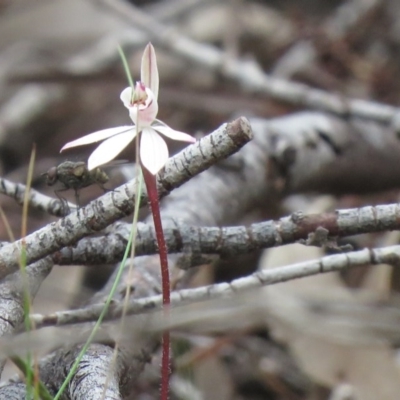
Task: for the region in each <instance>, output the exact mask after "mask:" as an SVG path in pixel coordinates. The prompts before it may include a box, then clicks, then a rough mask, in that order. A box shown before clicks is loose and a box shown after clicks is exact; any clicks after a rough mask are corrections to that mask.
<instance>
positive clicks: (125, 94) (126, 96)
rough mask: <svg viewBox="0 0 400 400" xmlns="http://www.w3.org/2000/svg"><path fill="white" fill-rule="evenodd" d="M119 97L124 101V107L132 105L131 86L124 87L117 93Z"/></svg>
mask: <svg viewBox="0 0 400 400" xmlns="http://www.w3.org/2000/svg"><path fill="white" fill-rule="evenodd" d="M119 98H120V99H121V101H122V102H123V103H124V106H125V107H126V108H129V107H132V105H131V102H132V88H131V87H127V88H125V89H124V90H123V91H122V92H121V94H120V95H119Z"/></svg>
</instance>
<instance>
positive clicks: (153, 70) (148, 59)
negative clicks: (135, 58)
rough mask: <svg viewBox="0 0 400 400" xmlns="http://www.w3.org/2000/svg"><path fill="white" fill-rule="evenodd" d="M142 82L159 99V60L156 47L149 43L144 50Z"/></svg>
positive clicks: (141, 71) (141, 69)
mask: <svg viewBox="0 0 400 400" xmlns="http://www.w3.org/2000/svg"><path fill="white" fill-rule="evenodd" d="M140 80H141V81H142V82H143V83H144V84H145V85H146V86H147V87H148V88H149V89H150V90H151V91H152V92H153V93H154V97H155V98H156V100H157V99H158V82H159V78H158V68H157V58H156V52H155V50H154V47H153V45H152V44H151V43H149V44H148V45H147V46H146V48H145V49H144V52H143V56H142V65H141V68H140Z"/></svg>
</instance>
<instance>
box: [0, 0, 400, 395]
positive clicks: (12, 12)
mask: <svg viewBox="0 0 400 400" xmlns="http://www.w3.org/2000/svg"><path fill="white" fill-rule="evenodd" d="M121 4H123V5H125V6H126V5H127V4H130V5H131V6H132V13H133V17H131V16H130V15H128V14H125V15H124V13H123V12H122V13H121V10H120V8H119V6H120V5H121ZM142 12H144V13H145V15H147V16H151V18H152V19H153V21H158V23H162V24H164V25H165V26H168V27H172V28H173V29H174V30H176V31H177V32H179V34H180V35H182V36H183V37H187V38H190V39H192V40H194V41H196V42H200V43H203V44H207V45H209V46H213V48H216V49H219V50H220V51H222V52H223V54H224V59H225V62H226V64H227V65H229V63H230V62H232V60H236V59H242V60H248V61H254V62H256V63H257V64H258V65H259V66H260V67H261V69H262V70H263V71H264V72H265V73H268V74H270V75H271V76H273V77H276V78H282V79H287V80H293V81H296V82H302V83H305V84H307V85H310V86H311V87H314V88H319V89H323V90H326V91H329V92H332V93H336V94H340V95H343V96H349V97H353V98H360V99H370V100H374V101H378V102H382V103H386V104H390V105H394V106H397V105H398V104H399V101H400V80H399V76H400V59H399V57H400V3H399V2H398V1H396V0H343V1H339V0H329V1H321V0H303V1H301V2H299V1H295V0H281V1H277V0H265V1H261V0H259V1H252V0H230V1H227V0H226V1H223V0H152V1H150V0H138V1H133V0H132V1H131V2H130V3H128V2H124V1H119V0H118V1H112V0H109V1H106V0H104V1H100V0H99V1H97V0H68V1H65V0H35V1H32V0H0V176H2V177H4V178H7V179H9V180H11V181H13V182H20V183H25V182H26V177H27V169H28V163H29V158H30V154H31V151H32V146H33V145H34V144H35V145H36V163H35V171H34V179H33V182H32V184H33V187H34V188H35V189H37V190H39V191H41V192H43V193H46V194H47V195H49V196H53V197H55V194H54V188H53V187H51V188H49V187H48V186H47V185H46V183H45V178H44V177H43V176H42V174H43V173H45V172H46V171H47V170H49V168H51V167H54V166H56V165H58V164H59V163H61V162H63V161H65V160H72V161H86V160H87V157H88V155H89V154H90V152H91V150H92V149H93V147H90V146H87V147H84V148H78V149H77V150H74V151H69V152H68V153H63V154H62V155H60V153H59V150H60V148H61V147H62V146H63V145H64V144H65V143H66V142H69V141H71V140H73V139H75V138H78V137H80V136H82V135H84V134H87V133H90V132H94V131H96V130H99V129H104V128H107V127H113V126H119V125H124V124H129V123H130V120H129V117H128V113H127V112H126V109H125V108H124V107H123V106H122V103H121V102H120V100H119V95H120V92H121V91H122V89H123V88H124V87H126V86H127V85H128V84H127V79H126V76H125V73H124V70H123V67H122V63H121V60H120V57H119V55H118V50H117V46H118V44H120V45H121V46H122V47H123V49H124V50H125V53H126V55H127V58H128V61H129V65H130V68H131V74H132V76H133V79H134V80H137V79H139V73H140V71H139V66H140V59H141V55H142V52H143V49H144V46H145V45H146V43H147V42H148V41H149V40H150V39H151V40H152V41H153V43H154V45H155V47H156V51H157V59H158V67H159V72H160V88H161V89H160V98H159V104H160V111H159V114H158V118H159V119H161V120H162V121H164V122H166V123H167V124H168V125H170V126H172V127H174V128H175V129H177V130H181V131H184V132H187V133H189V134H192V135H194V136H196V137H200V136H202V135H204V134H207V133H209V132H211V131H212V130H214V129H215V128H216V127H218V126H219V125H220V124H222V123H224V122H227V121H230V120H232V119H233V118H234V117H236V116H238V115H246V116H248V117H253V116H256V117H261V118H265V119H269V118H276V117H284V116H286V115H289V114H291V113H293V112H296V111H299V110H301V109H302V106H301V104H298V105H293V104H288V103H285V102H283V101H279V100H276V99H272V98H270V97H269V96H267V95H265V94H263V93H262V92H261V91H260V92H259V93H255V92H254V91H250V90H248V89H247V88H246V87H244V86H242V85H239V83H238V82H236V81H235V80H234V79H229V78H228V77H227V76H226V74H222V73H220V71H218V70H216V69H213V68H208V67H206V66H205V65H204V64H201V63H198V62H196V59H195V57H193V59H192V60H189V59H188V58H185V59H184V58H183V57H180V56H179V55H178V54H177V53H176V52H174V51H172V50H171V49H168V46H158V45H157V41H158V39H157V29H158V26H157V25H156V24H155V23H154V24H153V23H152V20H149V21H147V20H145V19H144V18H142V16H141V15H142V14H140V13H142ZM135 16H136V18H138V19H139V22H138V23H135V22H134V21H135ZM152 30H154V32H155V33H154V32H153V33H152ZM152 35H153V37H152ZM171 146H172V145H171ZM180 149H181V148H180V147H178V146H177V145H173V146H172V147H171V152H172V153H174V152H177V151H179V150H180ZM120 158H121V159H124V160H127V162H134V157H133V154H131V151H130V150H126V151H124V152H123V153H122V154H121V156H120ZM107 173H108V174H109V176H110V181H109V182H108V183H107V185H106V186H107V187H109V188H112V187H116V186H118V185H120V184H122V183H123V182H125V181H126V180H128V179H130V178H131V177H132V168H130V167H129V165H121V166H118V167H111V168H110V169H109V170H108V172H107ZM100 194H102V190H101V189H100V188H98V187H97V186H92V187H89V188H86V189H83V190H82V191H80V198H81V202H82V204H86V203H87V202H88V201H89V200H90V199H93V198H95V197H97V196H99V195H100ZM62 196H63V197H65V198H66V199H68V200H71V201H74V193H73V191H67V192H65V193H62ZM397 199H398V190H397V188H393V190H390V191H385V192H384V193H373V194H368V195H366V196H356V195H353V194H348V195H346V194H345V195H343V196H341V197H331V196H329V195H328V196H317V195H312V194H305V195H296V196H291V197H289V198H286V199H285V200H284V201H282V202H281V203H279V204H276V205H275V206H274V207H272V208H269V209H264V210H259V211H257V212H255V214H254V215H252V216H238V223H239V222H246V221H253V220H256V219H258V220H260V219H270V218H278V217H279V216H282V215H286V214H288V213H290V212H293V211H296V210H303V211H306V212H323V211H330V210H333V209H335V208H346V207H357V206H361V205H366V204H380V203H388V202H394V201H398V200H397ZM0 205H1V207H2V209H3V211H4V214H5V215H6V217H7V220H8V222H9V224H10V226H11V230H12V231H13V233H14V235H15V237H19V236H20V232H21V207H20V206H18V205H17V204H16V203H15V201H14V200H12V199H10V198H7V197H5V196H0ZM52 220H55V218H54V217H50V216H48V215H46V214H45V213H40V212H37V211H34V210H32V211H31V212H30V215H29V224H28V228H29V231H30V232H31V231H34V230H36V229H38V228H39V227H42V226H44V225H45V224H47V223H49V222H50V221H52ZM3 222H4V221H2V220H0V240H3V241H7V240H10V239H9V237H8V233H7V230H6V226H5V224H4V223H3ZM349 242H350V243H351V244H352V246H353V248H354V249H357V248H362V247H364V246H373V245H376V244H379V245H384V244H393V243H398V235H397V233H388V234H382V235H364V236H362V237H358V238H356V239H351V240H350V241H344V242H343V243H342V244H344V245H346V244H348V243H349ZM309 253H310V254H309ZM324 254H325V253H324V250H322V249H319V248H307V249H306V248H304V247H300V246H298V247H293V249H292V250H291V251H289V250H288V248H287V247H285V248H284V249H274V250H270V251H268V252H267V253H266V254H263V255H262V254H261V252H257V253H256V254H252V255H250V256H246V257H243V258H241V257H237V258H236V259H235V260H234V261H232V260H229V261H228V262H225V263H224V262H220V263H218V265H212V266H209V267H208V268H205V269H204V270H203V271H202V273H201V275H200V277H198V278H197V279H198V282H199V284H209V283H213V282H221V281H226V280H231V279H234V278H237V277H239V276H245V275H248V274H249V273H251V272H253V271H255V270H256V269H257V267H259V266H261V267H262V268H268V267H269V266H277V265H286V264H290V263H293V262H299V261H302V260H305V259H309V258H318V257H321V256H323V255H324ZM261 256H262V257H261ZM260 257H261V258H260ZM365 271H366V269H362V270H361V269H359V270H357V269H355V270H352V271H351V273H347V274H344V275H343V276H336V275H335V276H324V277H315V278H312V279H307V280H305V281H304V280H303V281H301V282H302V283H301V284H299V283H298V282H297V281H296V282H297V283H296V282H293V285H291V284H287V285H286V286H285V287H284V289H282V287H281V286H279V288H280V289H279V290H282V292H280V293H286V294H287V296H290V295H291V294H293V292H296V293H307V294H308V295H309V294H310V293H309V290H310V288H314V289H315V288H316V287H318V288H319V290H320V291H322V292H323V291H324V288H330V289H332V288H335V289H337V290H336V292H335V293H339V294H338V295H337V296H338V297H335V300H334V301H333V302H335V301H338V299H341V300H343V301H345V300H346V301H349V302H350V303H349V307H350V310H351V312H352V313H351V316H350V317H349V316H348V315H347V318H348V321H352V318H353V317H354V315H356V316H357V315H358V314H357V312H356V311H354V310H355V308H351V307H356V306H357V307H358V305H357V304H358V301H359V300H354V298H353V294H352V291H351V290H350V289H351V288H357V289H368V290H370V291H371V292H372V293H374V294H376V295H377V296H379V297H378V299H379V301H381V300H382V299H387V298H388V297H389V294H390V293H391V292H392V291H394V290H395V288H396V286H398V284H397V283H396V282H397V279H395V277H394V276H393V275H392V274H391V272H390V269H389V268H387V267H385V266H383V267H382V268H381V269H377V270H376V272H374V273H369V274H367V273H366V272H365ZM109 273H110V267H104V268H96V271H93V269H90V268H87V271H85V270H84V268H83V267H79V266H76V267H60V268H54V270H53V272H52V274H51V276H50V277H49V279H47V281H46V282H45V284H44V287H43V289H42V290H41V291H40V292H39V295H38V297H37V300H36V302H35V305H34V310H35V312H51V311H55V310H60V309H65V308H67V307H71V306H76V305H78V304H81V303H82V301H84V299H86V298H87V297H88V296H89V294H90V293H91V292H93V291H96V290H98V289H99V288H100V287H101V286H102V285H103V284H104V283H105V282H106V279H107V277H108V275H109ZM193 284H195V283H193ZM303 290H304V291H305V292H302V291H303ZM319 294H321V293H319ZM373 299H374V301H375V300H376V298H375V297H374V298H373ZM353 300H354V301H356V303H352V302H351V301H353ZM376 301H378V300H376ZM328 303H329V301H328ZM363 304H364V303H363ZM377 304H378V303H376V302H373V307H377ZM371 307H372V306H371ZM369 311H370V312H371V313H375V312H376V308H371V309H370V310H369ZM327 312H328V311H327ZM341 318H342V317H341ZM343 318H344V317H343ZM354 318H355V319H356V320H357V318H356V317H354ZM366 318H367V319H368V317H366ZM395 318H396V319H397V318H399V317H398V316H397V314H396V316H395ZM396 321H397V320H396ZM349 325H351V323H350V322H349ZM280 329H281V327H279V329H278V328H277V327H276V326H274V325H273V324H272V325H269V328H268V329H266V328H265V326H264V327H262V328H260V329H257V330H255V329H250V328H248V329H246V330H244V331H241V332H239V333H235V334H232V335H231V336H230V335H229V334H228V335H222V336H217V337H213V338H210V337H200V336H198V337H196V336H193V337H191V338H190V340H187V338H186V341H183V342H185V343H186V344H185V346H188V345H187V343H188V342H189V343H190V345H191V346H193V348H195V349H196V352H195V351H194V350H193V348H192V349H191V350H188V348H186V347H185V346H183V349H182V348H180V349H179V350H177V352H178V353H179V354H184V355H185V357H186V359H185V358H183V359H181V360H180V362H181V364H182V365H186V366H187V365H193V364H195V365H196V366H197V367H196V368H194V369H189V370H190V373H191V374H193V376H192V377H191V378H190V379H187V381H188V382H189V381H190V382H194V383H193V387H191V389H190V390H189V391H188V393H189V394H188V393H186V392H184V391H183V389H182V388H183V387H184V385H183V384H182V381H179V379H182V380H183V381H184V380H185V379H186V378H187V377H186V378H185V379H183V378H177V377H176V383H174V384H175V385H176V389H174V390H175V391H174V393H173V398H182V399H184V398H185V399H186V398H188V399H189V398H190V399H202V398H204V399H211V398H214V399H217V398H218V399H254V400H256V399H282V400H284V399H289V400H297V399H298V400H300V399H310V400H313V399H315V400H319V399H321V400H322V399H330V400H340V399H368V398H371V399H373V398H375V399H378V398H379V399H396V398H399V397H400V395H399V393H400V383H399V382H400V379H399V378H400V375H399V370H398V368H399V362H398V359H399V357H398V353H397V350H396V346H394V345H393V343H389V344H388V343H386V344H384V343H381V342H379V343H378V344H376V343H375V342H374V344H373V345H372V344H371V343H368V345H366V346H365V347H363V348H359V347H356V349H354V346H356V344H357V343H356V342H357V338H355V337H353V339H354V342H352V341H351V340H349V341H347V342H346V343H345V344H343V343H339V344H338V342H337V340H336V339H332V338H330V337H329V334H328V332H325V333H324V334H325V336H324V334H322V335H321V336H320V337H319V338H318V339H317V338H315V337H313V336H312V334H310V333H309V332H306V333H304V334H303V335H295V337H293V335H292V336H291V334H292V333H293V332H289V331H290V330H289V331H288V330H286V331H284V332H282V331H281V330H280ZM366 329H367V328H366ZM277 331H279V332H278V333H277ZM361 331H362V330H361ZM349 332H352V331H351V330H350V331H349ZM289 333H291V334H289ZM349 337H352V335H351V333H349ZM339 342H340V341H339ZM181 347H182V346H181ZM189 347H190V346H189ZM182 357H183V356H182ZM379 371H381V372H379ZM183 376H184V374H183ZM149 382H150V383H149ZM154 382H156V381H155V378H154V376H152V375H151V372H149V371H147V375H144V377H143V379H142V381H141V385H142V386H140V385H139V387H138V389H137V390H138V392H137V393H136V396H137V397H136V398H141V399H150V398H153V394H154V396H155V397H154V398H156V395H157V385H156V384H154ZM216 388H217V389H216ZM377 388H379V389H377ZM380 388H382V390H381V389H380ZM383 388H384V390H383ZM179 390H182V391H181V392H179ZM374 390H377V391H374ZM146 393H147V397H146ZM179 393H180V394H179ZM357 393H358V394H357ZM368 393H369V394H368ZM139 396H141V397H139ZM196 396H197V397H196ZM368 396H370V397H368Z"/></svg>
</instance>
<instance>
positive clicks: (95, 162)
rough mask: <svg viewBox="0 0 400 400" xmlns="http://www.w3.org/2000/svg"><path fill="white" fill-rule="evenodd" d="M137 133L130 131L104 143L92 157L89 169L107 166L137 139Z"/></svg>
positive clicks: (89, 161)
mask: <svg viewBox="0 0 400 400" xmlns="http://www.w3.org/2000/svg"><path fill="white" fill-rule="evenodd" d="M135 136H136V131H134V130H133V129H130V130H129V131H126V132H123V133H120V134H118V135H115V136H113V137H111V138H109V139H107V140H105V141H104V142H103V143H101V144H100V145H99V146H98V147H97V149H96V150H95V151H94V152H93V153H92V154H91V155H90V157H89V160H88V168H89V170H92V169H94V168H96V167H98V166H99V165H102V164H105V163H107V162H109V161H111V160H112V159H114V158H115V157H116V156H117V155H118V154H119V153H121V151H122V150H123V149H124V148H125V147H126V146H128V144H129V143H130V142H131V141H132V140H133V139H134V138H135Z"/></svg>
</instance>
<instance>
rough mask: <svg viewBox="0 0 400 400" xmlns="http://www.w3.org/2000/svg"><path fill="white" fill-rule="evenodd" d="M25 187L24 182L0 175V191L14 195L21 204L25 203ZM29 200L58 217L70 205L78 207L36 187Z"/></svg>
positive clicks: (10, 195)
mask: <svg viewBox="0 0 400 400" xmlns="http://www.w3.org/2000/svg"><path fill="white" fill-rule="evenodd" d="M25 188H26V187H25V185H23V184H22V183H14V182H11V181H9V180H7V179H4V178H1V177H0V193H3V194H5V195H6V196H9V197H12V198H13V199H15V201H16V202H17V203H18V204H19V205H21V206H22V204H23V203H24V196H25ZM28 201H29V206H30V207H33V208H35V209H36V210H39V211H44V212H46V213H48V214H50V215H54V216H56V217H62V216H64V215H65V210H67V209H68V207H69V208H70V209H74V208H75V207H76V206H75V205H74V204H72V203H69V202H68V203H67V206H68V207H66V206H65V204H64V205H63V204H62V203H61V201H60V200H58V199H53V198H52V197H49V196H46V195H44V194H42V193H40V192H38V191H37V190H35V189H31V190H30V192H29V197H28Z"/></svg>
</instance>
